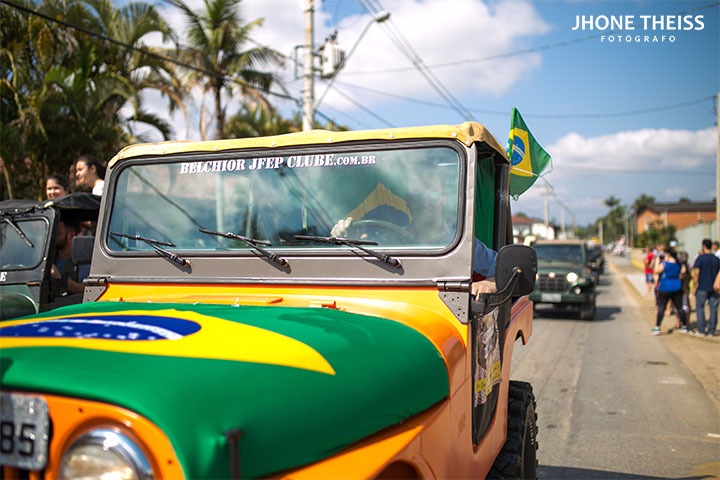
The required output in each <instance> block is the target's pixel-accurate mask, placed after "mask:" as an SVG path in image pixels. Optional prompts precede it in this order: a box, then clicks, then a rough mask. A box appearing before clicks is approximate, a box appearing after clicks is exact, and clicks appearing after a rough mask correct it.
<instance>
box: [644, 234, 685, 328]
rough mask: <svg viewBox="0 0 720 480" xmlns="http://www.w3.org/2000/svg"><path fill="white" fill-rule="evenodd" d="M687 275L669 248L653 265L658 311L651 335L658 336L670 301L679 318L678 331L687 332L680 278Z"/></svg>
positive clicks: (683, 266)
mask: <svg viewBox="0 0 720 480" xmlns="http://www.w3.org/2000/svg"><path fill="white" fill-rule="evenodd" d="M686 273H687V269H686V267H685V265H683V264H681V263H680V262H678V258H677V254H676V253H675V250H674V249H673V248H671V247H667V248H666V249H665V254H664V255H660V258H659V261H658V262H657V264H656V265H655V274H657V275H658V286H657V292H658V304H657V306H658V310H657V319H656V320H655V327H653V329H652V334H653V335H660V324H662V320H663V314H664V313H665V307H667V303H668V301H670V300H672V302H673V305H675V310H676V311H677V314H678V317H680V323H681V326H680V331H681V332H682V331H685V332H687V315H686V313H685V310H683V308H682V297H683V290H682V281H681V280H680V276H681V275H684V274H686Z"/></svg>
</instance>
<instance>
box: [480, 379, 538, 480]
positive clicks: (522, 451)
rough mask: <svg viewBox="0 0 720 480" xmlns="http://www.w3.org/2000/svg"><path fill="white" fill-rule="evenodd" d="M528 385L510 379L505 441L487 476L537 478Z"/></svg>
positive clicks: (532, 398) (533, 416) (531, 397)
mask: <svg viewBox="0 0 720 480" xmlns="http://www.w3.org/2000/svg"><path fill="white" fill-rule="evenodd" d="M535 408H536V405H535V395H534V394H533V391H532V385H530V384H529V383H527V382H518V381H514V380H511V381H510V387H509V390H508V427H507V428H508V433H507V440H506V441H505V445H504V446H503V449H502V450H501V451H500V454H499V455H498V456H497V458H496V459H495V463H494V464H493V466H492V468H491V469H490V473H489V477H490V478H497V479H520V478H530V479H534V478H537V464H538V463H537V449H538V443H537V432H538V428H537V413H536V412H535Z"/></svg>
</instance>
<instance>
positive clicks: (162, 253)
mask: <svg viewBox="0 0 720 480" xmlns="http://www.w3.org/2000/svg"><path fill="white" fill-rule="evenodd" d="M110 235H115V236H116V237H123V238H129V239H130V240H140V241H141V242H145V243H147V244H148V245H150V246H151V247H152V248H153V249H154V250H155V251H156V252H158V253H159V254H160V256H162V257H164V258H167V259H168V260H170V261H171V262H175V263H177V264H178V265H180V266H181V267H189V266H190V261H189V260H186V259H184V258H182V257H181V256H179V255H175V254H174V253H172V252H170V251H168V250H165V249H164V248H162V247H161V245H162V246H165V247H175V246H176V245H175V244H174V243H172V242H163V241H162V240H155V239H154V238H148V237H143V236H142V235H128V234H127V233H117V232H110Z"/></svg>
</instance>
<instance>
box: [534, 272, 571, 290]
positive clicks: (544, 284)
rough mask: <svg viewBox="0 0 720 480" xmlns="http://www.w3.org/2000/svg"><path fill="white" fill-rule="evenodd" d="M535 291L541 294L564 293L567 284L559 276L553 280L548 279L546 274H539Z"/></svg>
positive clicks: (561, 276) (562, 276)
mask: <svg viewBox="0 0 720 480" xmlns="http://www.w3.org/2000/svg"><path fill="white" fill-rule="evenodd" d="M537 284H538V287H537V289H538V290H540V291H541V292H564V291H565V290H567V284H566V282H565V276H564V275H560V276H556V277H555V278H550V276H549V275H548V274H547V273H541V274H540V277H539V278H538V281H537Z"/></svg>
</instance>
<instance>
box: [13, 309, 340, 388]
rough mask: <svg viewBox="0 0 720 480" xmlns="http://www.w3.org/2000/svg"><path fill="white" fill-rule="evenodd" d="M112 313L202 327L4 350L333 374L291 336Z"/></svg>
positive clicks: (27, 341) (27, 340)
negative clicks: (84, 352) (169, 334)
mask: <svg viewBox="0 0 720 480" xmlns="http://www.w3.org/2000/svg"><path fill="white" fill-rule="evenodd" d="M107 314H108V313H98V314H96V315H93V314H80V315H68V316H63V317H43V318H34V319H32V320H19V321H11V322H4V323H3V327H2V328H6V327H10V326H13V325H22V324H32V323H37V322H41V321H43V320H62V319H63V318H87V319H92V318H93V317H94V316H104V315H107ZM112 315H127V316H128V317H132V316H136V315H142V316H159V317H171V318H179V319H183V320H191V321H194V322H197V323H198V324H200V326H201V329H200V330H199V331H198V332H195V333H193V334H190V335H185V336H183V337H182V338H178V339H172V340H167V339H162V340H132V341H128V340H114V339H100V338H69V337H67V338H63V337H52V338H46V337H3V339H2V347H3V348H17V347H71V348H85V349H90V350H103V351H111V352H120V353H131V354H139V355H160V356H168V357H186V358H207V359H214V360H229V361H234V362H252V363H263V364H268V365H280V366H285V367H291V368H299V369H303V370H311V371H316V372H320V373H325V374H328V375H335V370H334V369H333V368H332V366H331V365H330V363H328V361H327V360H326V359H325V358H324V357H323V356H322V355H320V353H319V352H318V351H317V350H315V349H313V348H312V347H310V346H309V345H306V344H305V343H302V342H300V341H298V340H295V339H294V338H290V337H287V336H285V335H282V334H279V333H276V332H272V331H269V330H265V329H262V328H258V327H254V326H251V325H245V324H242V323H236V322H231V321H229V320H224V319H221V318H215V317H210V316H207V315H201V314H198V313H195V312H189V311H179V310H175V309H168V310H152V311H149V310H124V311H118V312H112Z"/></svg>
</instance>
